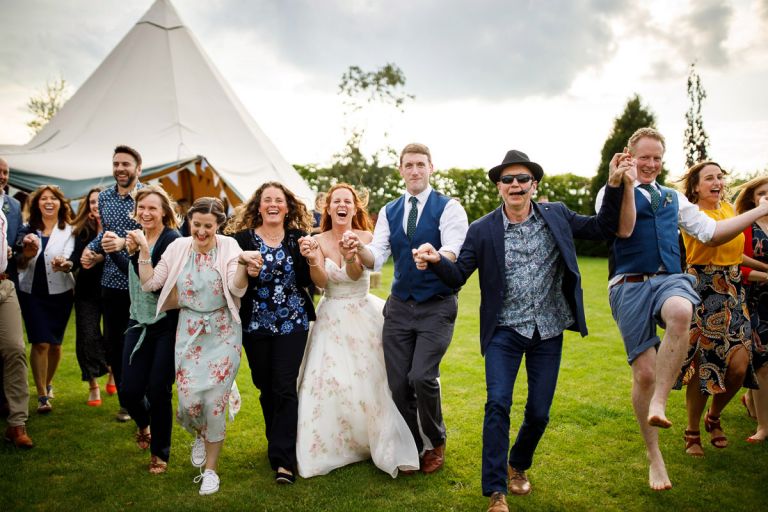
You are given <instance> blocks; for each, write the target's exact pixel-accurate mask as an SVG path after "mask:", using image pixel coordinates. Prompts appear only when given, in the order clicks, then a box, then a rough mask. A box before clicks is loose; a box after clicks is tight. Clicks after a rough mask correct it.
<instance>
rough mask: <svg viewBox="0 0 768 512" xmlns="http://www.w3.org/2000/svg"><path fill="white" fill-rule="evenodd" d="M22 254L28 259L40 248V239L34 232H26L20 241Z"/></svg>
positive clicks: (35, 254)
mask: <svg viewBox="0 0 768 512" xmlns="http://www.w3.org/2000/svg"><path fill="white" fill-rule="evenodd" d="M21 245H22V255H23V256H24V257H25V258H27V259H29V258H34V257H35V256H37V251H39V250H40V239H39V238H38V237H37V235H36V234H34V233H28V234H27V235H26V236H24V238H23V239H22V241H21Z"/></svg>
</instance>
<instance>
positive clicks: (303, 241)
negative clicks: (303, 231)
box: [299, 231, 361, 266]
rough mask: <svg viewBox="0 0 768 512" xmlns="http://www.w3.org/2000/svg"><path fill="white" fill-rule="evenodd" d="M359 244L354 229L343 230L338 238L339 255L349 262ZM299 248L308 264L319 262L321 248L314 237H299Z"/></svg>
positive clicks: (313, 264) (355, 254)
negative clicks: (339, 238)
mask: <svg viewBox="0 0 768 512" xmlns="http://www.w3.org/2000/svg"><path fill="white" fill-rule="evenodd" d="M360 245H361V244H360V239H359V238H358V236H357V234H356V233H355V232H354V231H345V232H344V234H342V235H341V240H339V252H341V257H342V258H344V260H345V261H346V262H347V263H351V262H352V261H354V260H355V257H356V256H357V252H358V250H359V248H360ZM299 250H300V251H301V255H302V256H304V257H305V258H306V259H307V262H308V263H309V264H310V266H316V265H318V264H319V263H320V256H321V255H322V250H321V249H320V244H319V243H318V242H317V240H316V239H315V238H314V237H312V236H303V237H301V238H299Z"/></svg>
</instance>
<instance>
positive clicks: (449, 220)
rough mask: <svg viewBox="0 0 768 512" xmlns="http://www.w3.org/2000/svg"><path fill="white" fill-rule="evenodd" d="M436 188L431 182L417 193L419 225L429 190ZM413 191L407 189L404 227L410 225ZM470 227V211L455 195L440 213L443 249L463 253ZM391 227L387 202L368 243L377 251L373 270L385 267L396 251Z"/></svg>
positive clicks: (373, 250)
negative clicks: (394, 250)
mask: <svg viewBox="0 0 768 512" xmlns="http://www.w3.org/2000/svg"><path fill="white" fill-rule="evenodd" d="M431 192H432V187H430V186H427V188H426V189H424V190H423V191H422V192H421V193H419V194H417V195H416V196H415V197H416V199H417V201H418V202H417V204H416V211H417V212H418V213H417V216H416V225H417V226H418V225H419V220H420V219H421V212H422V211H423V210H424V205H426V203H427V199H428V198H429V194H430V193H431ZM411 197H412V195H411V194H409V193H408V192H406V193H405V203H404V211H403V225H402V229H403V231H406V230H407V227H408V212H409V211H410V209H411V206H410V199H411ZM468 227H469V221H468V219H467V212H465V211H464V208H463V207H462V206H461V205H460V204H459V202H458V201H456V200H455V199H451V200H450V201H448V203H447V204H446V205H445V209H444V210H443V213H442V215H441V216H440V244H441V247H440V251H449V252H452V253H453V254H455V255H456V256H458V255H459V251H461V246H462V245H463V244H464V238H465V237H466V236H467V228H468ZM391 231H392V230H391V227H390V225H389V220H387V207H386V205H385V206H383V207H382V208H381V211H379V218H378V220H377V221H376V229H375V230H374V231H373V240H372V241H371V243H370V244H368V245H367V247H368V249H370V251H371V253H372V254H373V260H374V263H373V270H374V271H379V270H381V267H382V266H383V265H384V263H386V261H387V258H389V255H390V254H392V249H391V246H390V243H389V235H390V233H391Z"/></svg>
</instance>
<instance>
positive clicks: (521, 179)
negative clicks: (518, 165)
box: [499, 174, 533, 185]
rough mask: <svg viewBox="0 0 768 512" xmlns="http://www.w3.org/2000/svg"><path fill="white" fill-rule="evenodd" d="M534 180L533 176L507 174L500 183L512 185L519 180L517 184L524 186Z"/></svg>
mask: <svg viewBox="0 0 768 512" xmlns="http://www.w3.org/2000/svg"><path fill="white" fill-rule="evenodd" d="M532 179H533V176H531V175H530V174H505V175H504V176H502V177H501V179H500V180H499V181H501V182H502V183H503V184H505V185H511V184H512V182H513V181H515V180H517V183H518V184H520V185H522V184H523V183H528V182H529V181H531V180H532Z"/></svg>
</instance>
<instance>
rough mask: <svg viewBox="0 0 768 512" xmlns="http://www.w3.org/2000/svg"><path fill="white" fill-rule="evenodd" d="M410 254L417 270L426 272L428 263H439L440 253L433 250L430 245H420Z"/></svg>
mask: <svg viewBox="0 0 768 512" xmlns="http://www.w3.org/2000/svg"><path fill="white" fill-rule="evenodd" d="M412 253H413V261H414V262H415V263H416V268H417V269H419V270H426V269H427V266H429V264H430V263H437V262H439V261H440V253H439V252H437V250H435V248H434V247H433V246H432V244H421V246H420V247H419V248H418V249H413V251H412Z"/></svg>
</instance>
